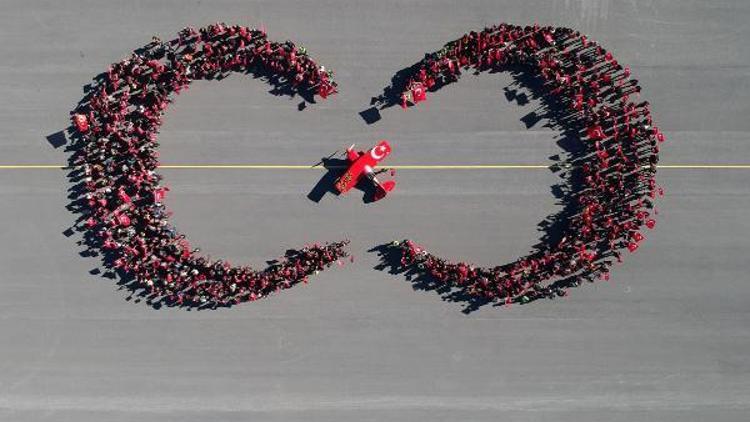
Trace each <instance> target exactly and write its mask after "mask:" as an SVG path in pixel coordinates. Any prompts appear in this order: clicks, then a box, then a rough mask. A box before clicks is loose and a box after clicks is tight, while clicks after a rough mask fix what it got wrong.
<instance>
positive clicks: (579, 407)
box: [0, 0, 750, 422]
mask: <svg viewBox="0 0 750 422" xmlns="http://www.w3.org/2000/svg"><path fill="white" fill-rule="evenodd" d="M0 10H2V12H0V40H2V42H1V43H0V127H1V128H2V131H0V164H58V163H59V164H64V163H65V160H66V158H67V157H66V155H65V153H64V152H63V149H64V148H63V147H60V148H54V147H53V146H52V145H51V143H50V142H49V141H48V139H47V137H48V136H49V135H53V134H55V133H57V132H59V131H60V130H61V129H63V128H64V127H65V126H66V125H67V122H68V120H67V118H68V112H69V110H70V109H71V108H72V107H73V106H74V105H75V103H76V102H77V101H78V100H80V98H81V97H82V96H83V93H82V86H83V85H85V84H87V83H88V82H89V81H90V80H91V78H92V77H93V76H95V75H96V74H97V73H99V72H101V71H103V70H105V69H106V67H107V65H108V64H109V63H111V62H113V61H116V60H118V59H120V58H121V57H124V56H125V55H127V54H129V52H130V51H132V50H133V49H134V48H136V47H139V46H142V45H144V44H145V43H147V42H148V41H149V40H150V38H151V36H152V35H153V34H159V35H161V36H162V37H163V38H165V39H166V38H169V37H171V36H172V35H174V34H175V33H176V31H177V30H179V29H180V28H181V27H183V26H185V25H195V26H201V25H206V24H209V23H212V22H215V21H218V20H223V21H227V22H232V23H242V24H248V25H256V26H257V25H260V24H265V25H266V26H267V28H268V30H269V33H270V36H271V37H272V38H276V39H286V38H291V39H293V40H295V41H297V42H300V43H302V44H303V45H305V46H306V47H307V48H308V50H309V51H310V52H311V54H312V56H313V57H314V58H316V59H318V60H319V61H320V62H322V63H323V64H325V65H326V67H328V68H330V69H334V71H335V72H336V77H337V80H338V82H339V87H340V94H339V95H338V96H336V97H334V98H332V99H330V100H328V101H325V102H319V103H318V104H312V105H310V106H308V108H307V109H305V110H303V111H298V110H297V104H298V103H299V101H300V99H299V98H293V99H290V98H287V97H277V96H273V95H270V94H268V93H267V91H268V89H269V87H268V86H267V85H265V84H263V83H261V82H259V81H254V80H252V79H250V78H247V77H243V76H240V75H235V76H232V77H230V78H229V79H227V80H224V81H222V82H196V83H195V84H194V85H193V86H192V87H191V89H190V91H189V92H188V93H187V94H185V95H182V96H181V97H179V98H178V99H177V101H176V102H175V104H173V106H172V107H171V108H170V110H169V112H168V115H167V118H166V123H165V125H164V127H163V131H162V135H161V138H160V140H161V144H162V148H161V152H162V157H163V162H164V163H166V164H222V163H225V164H230V163H231V164H234V163H248V164H313V163H315V162H317V161H318V160H319V159H320V158H321V157H323V156H325V155H328V154H330V153H332V152H333V151H335V150H337V149H339V148H341V147H342V146H347V145H349V144H350V143H352V142H357V143H358V144H360V145H363V146H364V145H366V144H371V143H373V142H374V141H375V140H377V139H379V138H381V137H385V138H388V139H390V140H391V141H392V142H393V143H394V145H395V151H394V154H393V156H392V159H390V160H389V162H388V163H389V164H543V165H546V164H551V163H552V161H551V160H550V156H552V155H554V154H559V153H561V150H560V148H559V147H558V146H557V145H556V144H555V140H556V138H557V136H558V134H557V133H555V132H554V131H551V130H548V129H545V128H543V124H544V122H540V123H538V124H537V125H535V126H533V127H531V128H530V129H527V128H526V126H525V124H524V123H523V122H522V121H521V120H520V119H521V118H522V117H524V116H526V115H527V114H528V113H529V112H531V111H533V110H534V109H535V108H536V107H537V106H538V103H536V102H534V101H532V102H530V103H528V104H525V105H519V104H518V103H517V102H516V101H509V100H508V99H507V97H506V96H505V95H503V90H504V88H508V89H516V87H515V86H512V84H513V80H512V79H511V78H510V77H509V76H507V75H484V76H479V77H473V76H467V77H465V78H464V79H463V80H462V81H461V82H460V83H458V84H454V85H453V86H450V87H447V88H445V89H443V90H441V91H440V92H439V93H436V94H433V95H432V96H430V97H429V100H428V102H427V104H426V105H425V106H424V107H420V108H419V109H410V110H409V111H406V112H404V111H402V110H401V109H399V108H392V109H388V110H385V111H383V113H382V119H381V120H380V121H378V122H377V123H374V124H372V125H367V124H365V123H364V121H363V120H362V119H361V118H360V116H359V112H360V111H363V110H365V109H367V108H368V107H369V100H370V97H372V96H374V95H377V94H379V93H380V92H381V90H382V88H383V87H384V86H385V85H386V84H387V83H388V82H389V80H390V78H391V76H392V75H393V74H394V73H395V72H396V71H398V70H399V69H401V68H403V67H405V66H408V65H410V64H412V63H414V62H415V61H417V60H419V59H420V58H421V57H422V55H423V54H424V53H425V52H429V51H433V50H436V49H438V48H440V47H441V46H442V44H443V43H444V42H447V41H449V40H452V39H455V38H456V37H458V36H460V35H461V34H463V33H464V32H466V31H469V30H471V29H481V28H482V27H483V26H484V25H485V24H492V23H496V22H502V21H506V22H512V23H519V24H527V23H533V22H534V21H538V22H539V23H541V24H553V25H560V26H571V27H575V28H578V29H580V30H581V31H582V32H585V33H587V34H589V35H590V36H591V37H592V38H594V39H597V40H599V41H600V42H601V43H602V44H603V45H605V46H606V47H608V48H610V49H611V50H613V51H614V53H615V55H616V57H617V58H618V59H620V61H621V62H624V63H628V64H630V65H631V66H632V68H633V73H634V75H635V76H636V77H637V78H638V79H639V80H640V81H641V84H642V86H643V88H644V94H645V97H646V98H647V99H648V100H650V101H651V103H652V105H653V108H654V111H655V116H656V119H657V122H658V123H659V125H660V126H661V127H662V128H663V129H664V130H665V131H666V132H667V134H668V137H669V142H668V143H667V144H666V145H665V148H664V151H663V154H662V163H664V164H750V119H748V116H750V67H749V66H750V47H749V46H750V44H748V42H747V40H748V39H750V25H748V23H747V22H750V3H749V2H747V1H745V0H719V1H709V2H706V1H703V0H685V1H676V0H674V1H663V0H661V1H640V0H632V1H616V2H615V1H609V0H606V1H595V0H565V1H562V0H560V1H543V0H536V1H515V2H513V1H498V0H486V1H473V0H462V1H460V2H458V1H445V0H442V1H433V2H431V1H426V0H422V1H416V0H410V1H400V2H396V1H392V0H379V1H374V0H371V1H358V0H357V1H344V0H323V1H315V2H312V1H309V2H303V1H297V2H293V1H286V0H273V1H260V2H257V1H211V2H208V1H177V0H173V1H149V2H146V1H124V0H123V1H108V2H105V1H93V0H91V1H77V0H76V1H65V2H62V1H51V0H50V1H29V0H17V1H10V0H0ZM519 92H522V91H519ZM55 139H59V137H55V136H53V137H52V138H51V140H52V143H54V142H55ZM163 173H164V174H165V176H166V179H167V182H168V183H169V184H170V185H171V187H172V192H171V196H170V197H169V200H168V203H169V205H170V206H171V207H172V209H173V210H174V212H175V215H174V221H175V223H176V225H177V226H178V228H179V229H180V230H182V231H183V232H185V233H187V234H188V236H189V237H190V238H191V239H192V240H193V241H194V243H197V244H198V245H199V246H200V247H201V248H202V250H203V251H204V252H206V253H208V254H210V255H212V256H222V257H227V258H229V259H230V260H231V261H232V262H233V263H238V262H245V263H253V264H257V265H260V264H262V263H263V261H264V260H265V259H271V258H273V257H276V256H278V255H280V254H281V253H283V252H284V250H285V249H286V248H290V247H295V246H299V245H301V244H303V243H305V242H307V241H314V240H336V239H340V238H343V237H348V238H350V239H351V240H352V245H351V249H350V250H351V251H352V252H353V253H354V254H355V257H356V260H355V262H354V263H353V264H349V263H347V265H345V266H343V267H341V268H339V267H334V268H331V269H330V270H328V271H326V272H324V273H322V274H320V275H319V276H316V277H314V278H313V279H312V281H311V283H310V284H309V285H304V286H298V287H296V288H294V289H291V290H289V291H286V292H284V293H283V294H279V295H277V296H274V297H271V298H270V299H267V300H263V301H260V302H256V303H252V304H244V305H240V306H237V307H234V308H232V309H223V310H217V311H201V312H196V311H193V312H188V311H184V310H177V309H159V310H156V309H153V308H151V307H149V306H147V305H146V304H144V303H133V301H128V300H126V297H127V292H123V291H119V290H118V289H117V286H116V284H115V282H114V281H113V280H109V279H106V278H102V277H101V276H99V275H92V274H90V273H89V272H90V271H91V270H93V269H95V268H97V267H98V265H99V261H97V259H95V258H84V257H81V256H79V255H78V253H79V252H80V251H81V249H80V248H79V247H78V246H77V245H76V241H77V240H78V237H77V235H75V236H72V237H66V236H65V235H64V234H63V232H64V231H66V229H68V227H70V225H71V223H72V221H73V219H74V216H73V215H72V214H70V212H68V211H67V210H66V209H65V205H66V203H67V200H66V189H67V187H68V184H67V181H66V178H65V173H64V172H63V171H61V170H52V169H46V170H44V169H42V170H39V169H37V170H30V169H25V170H0V220H1V221H2V225H1V226H0V227H1V229H0V242H1V245H2V246H1V248H2V249H0V420H3V421H43V420H44V421H46V420H49V421H55V422H60V421H75V422H82V421H126V422H130V421H209V420H217V421H219V420H220V421H235V420H236V421H248V420H252V421H263V420H275V421H302V420H304V421H347V422H348V421H458V420H467V421H469V420H471V421H490V420H492V421H496V420H502V421H576V422H581V421H592V422H594V421H597V422H598V421H628V422H632V421H707V420H710V421H712V422H718V421H745V420H747V418H748V414H750V305H749V303H750V282H749V281H748V280H750V276H748V274H747V269H748V264H747V260H748V247H750V241H749V240H748V235H750V222H749V220H748V218H747V216H748V213H749V212H750V211H748V210H750V195H748V194H750V170H729V169H724V170H721V169H716V170H685V169H664V170H661V171H660V173H659V177H658V178H659V181H660V183H661V184H663V185H664V186H665V188H666V191H667V196H666V197H665V198H664V199H663V200H662V201H661V202H660V205H659V207H660V210H661V218H660V219H659V223H658V226H657V230H655V231H653V232H650V233H649V234H648V240H647V242H646V243H645V244H644V246H643V247H642V248H641V250H639V251H638V252H637V253H636V254H634V255H632V256H629V257H628V259H627V260H626V261H625V263H624V264H623V265H621V266H619V267H617V268H616V269H615V270H614V272H613V275H612V280H611V281H610V282H607V283H601V284H595V285H584V286H583V287H581V288H579V289H575V290H573V291H572V295H571V296H570V297H568V298H565V299H561V300H556V301H545V302H536V303H533V304H531V305H529V306H514V307H512V308H511V309H506V308H504V307H492V306H486V307H483V308H481V309H480V310H478V311H476V312H473V313H470V314H468V315H467V314H464V313H463V312H462V309H463V306H462V304H460V303H451V302H445V301H443V300H442V299H441V297H440V296H439V295H438V294H436V293H434V292H425V291H415V290H414V289H413V288H412V285H411V284H410V282H409V281H407V280H405V279H404V278H403V277H402V276H400V275H391V274H388V273H387V272H382V271H377V270H375V269H373V267H374V266H375V265H376V264H377V262H378V258H377V256H376V255H375V254H374V253H371V252H367V250H368V249H370V248H371V247H373V246H375V245H377V244H380V243H383V242H387V241H390V240H393V239H397V238H403V237H410V238H414V239H416V240H418V241H421V242H422V243H424V244H425V245H427V246H428V247H430V248H431V249H433V250H434V251H436V252H439V253H441V254H444V255H445V256H451V257H463V258H466V259H470V260H473V261H474V262H476V263H478V264H490V263H493V264H494V263H502V262H507V261H508V260H510V259H513V258H514V257H517V256H519V255H520V254H523V253H525V252H527V251H528V250H529V248H530V247H531V245H533V244H534V243H535V242H536V241H537V240H538V238H539V236H540V233H539V232H538V231H537V226H536V225H537V223H538V222H540V221H541V220H543V219H544V217H545V216H547V215H549V214H551V213H554V212H555V211H556V210H558V209H559V205H558V204H557V203H556V200H555V198H554V196H553V195H552V193H551V189H550V187H551V186H552V185H553V184H555V183H557V182H559V178H558V176H557V175H556V174H554V173H552V172H550V171H549V170H546V169H541V170H538V169H537V170H533V169H531V170H429V171H428V170H403V171H400V172H399V173H398V174H397V179H398V183H399V187H398V188H397V190H396V192H395V194H394V195H393V196H392V197H390V198H388V199H386V200H384V201H382V202H378V203H375V204H363V202H362V199H361V194H360V193H359V192H355V193H354V194H352V195H350V196H347V197H343V198H336V197H333V196H330V195H328V196H325V197H324V198H323V199H322V200H321V201H320V203H317V204H316V203H314V202H312V201H310V200H309V199H308V198H307V194H308V193H309V192H310V190H311V189H312V187H313V186H314V185H315V184H316V182H317V181H318V179H319V178H320V177H321V176H322V175H323V173H322V172H321V171H318V170H164V171H163Z"/></svg>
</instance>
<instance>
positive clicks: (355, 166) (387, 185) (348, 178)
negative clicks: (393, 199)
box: [336, 139, 396, 201]
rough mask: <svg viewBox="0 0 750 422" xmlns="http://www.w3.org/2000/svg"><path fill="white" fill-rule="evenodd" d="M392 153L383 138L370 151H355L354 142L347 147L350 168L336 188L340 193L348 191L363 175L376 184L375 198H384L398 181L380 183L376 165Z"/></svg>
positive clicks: (338, 181) (337, 182) (340, 178)
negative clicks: (376, 173)
mask: <svg viewBox="0 0 750 422" xmlns="http://www.w3.org/2000/svg"><path fill="white" fill-rule="evenodd" d="M390 153H391V145H390V144H389V143H388V141H386V140H385V139H383V140H382V141H380V142H378V144H377V145H375V146H374V147H372V148H371V149H370V150H369V151H367V152H363V151H354V144H352V146H350V147H349V148H347V149H346V158H347V160H348V161H349V168H347V169H346V172H345V173H344V174H343V175H342V176H341V177H339V179H338V180H337V181H336V190H338V191H339V193H342V194H343V193H346V192H348V191H349V190H351V188H353V187H354V186H356V185H357V183H358V182H359V180H360V179H361V178H362V176H366V177H367V178H368V179H369V180H370V181H371V182H372V183H374V184H375V189H376V190H375V198H374V199H375V200H376V201H377V200H380V199H383V198H384V197H385V196H386V194H388V192H390V191H392V190H393V188H395V187H396V182H395V181H393V180H387V181H385V182H383V183H380V181H379V180H378V178H377V177H375V166H377V165H378V163H379V162H380V161H381V160H383V159H384V158H385V157H387V156H388V154H390Z"/></svg>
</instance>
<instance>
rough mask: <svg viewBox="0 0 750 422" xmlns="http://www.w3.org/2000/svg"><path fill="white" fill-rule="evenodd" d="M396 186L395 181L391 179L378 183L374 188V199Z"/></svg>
mask: <svg viewBox="0 0 750 422" xmlns="http://www.w3.org/2000/svg"><path fill="white" fill-rule="evenodd" d="M395 187H396V182H395V181H393V180H386V181H385V182H383V183H382V184H381V183H379V184H378V185H377V188H376V190H375V198H374V199H375V201H379V200H381V199H383V198H385V196H386V195H388V192H390V191H392V190H393V189H394V188H395Z"/></svg>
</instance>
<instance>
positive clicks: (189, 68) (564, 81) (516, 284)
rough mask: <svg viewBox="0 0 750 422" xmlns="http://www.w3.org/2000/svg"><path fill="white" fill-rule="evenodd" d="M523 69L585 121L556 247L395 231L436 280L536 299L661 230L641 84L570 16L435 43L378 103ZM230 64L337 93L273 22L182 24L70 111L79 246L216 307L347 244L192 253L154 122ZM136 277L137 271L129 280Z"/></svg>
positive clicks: (574, 123)
mask: <svg viewBox="0 0 750 422" xmlns="http://www.w3.org/2000/svg"><path fill="white" fill-rule="evenodd" d="M510 66H520V67H521V68H523V69H524V70H525V71H527V72H531V73H533V74H536V75H539V76H540V77H541V78H543V81H544V88H545V90H546V92H548V95H549V96H550V97H554V98H555V101H557V102H558V103H559V105H560V107H561V108H562V109H564V110H567V114H566V115H565V116H566V117H565V125H566V126H567V127H568V128H576V129H577V130H580V135H581V138H582V139H584V143H585V148H586V154H584V155H583V156H582V159H581V160H580V162H579V163H576V164H577V165H576V168H577V169H578V171H579V173H580V174H579V176H580V178H581V180H582V181H583V185H582V186H583V188H582V189H581V190H580V191H579V192H578V193H577V194H576V196H575V202H576V207H577V211H576V212H575V213H574V214H573V215H572V216H571V217H570V218H569V221H568V222H567V225H566V229H565V236H564V237H563V238H562V240H561V241H560V242H558V243H557V244H555V245H554V246H551V247H549V248H546V249H543V250H539V251H537V252H535V253H533V254H531V255H529V256H526V257H524V258H520V259H518V260H517V261H515V262H513V263H511V264H507V265H503V266H497V267H494V268H488V269H486V268H477V267H474V266H472V265H469V264H466V263H451V262H449V261H446V260H443V259H440V258H437V257H435V256H433V255H431V254H429V253H427V252H425V251H424V249H422V248H421V247H419V246H417V245H416V244H415V243H414V242H412V241H409V240H406V241H403V242H394V243H393V244H392V245H391V247H390V248H389V249H390V251H391V252H394V251H396V252H397V253H398V254H399V255H400V263H401V265H402V266H403V267H404V268H405V269H408V270H409V271H412V272H415V273H421V274H423V275H428V276H430V277H432V278H433V279H434V280H435V282H436V283H438V284H442V285H445V286H452V287H457V288H459V289H462V290H465V291H466V292H468V293H469V294H471V295H473V296H476V297H481V298H484V299H486V300H490V301H498V300H500V301H504V302H506V303H510V302H512V301H514V300H515V301H521V302H526V301H529V300H533V299H536V298H539V297H554V296H555V295H561V294H563V293H564V291H563V289H564V288H565V287H569V286H572V285H575V284H577V283H578V280H581V279H585V278H589V279H590V278H591V277H592V276H593V275H599V276H600V277H603V278H607V277H608V274H609V273H608V267H609V265H610V264H611V261H612V259H611V258H612V257H615V258H616V259H618V260H619V259H620V253H619V250H620V249H622V248H628V249H630V250H631V251H634V250H635V249H636V248H637V247H638V244H639V242H640V241H641V240H642V239H643V236H642V234H641V233H640V231H639V230H640V228H641V227H642V226H643V225H646V226H648V227H650V228H651V227H653V225H654V220H653V219H652V218H651V212H650V211H649V210H651V209H652V208H653V203H652V200H651V199H653V197H654V196H655V195H656V192H658V191H660V188H658V187H657V186H656V183H655V179H654V176H655V169H656V162H657V161H658V145H657V141H662V140H663V135H662V134H661V133H660V132H659V130H658V129H656V128H655V127H652V122H651V117H650V111H649V106H648V103H646V102H642V103H635V102H633V101H631V97H632V96H638V93H639V91H640V87H639V86H638V85H637V81H634V80H632V79H630V71H629V69H628V68H623V67H622V66H621V65H620V64H619V63H617V61H616V60H615V59H614V58H613V57H612V55H611V54H610V53H609V52H606V51H605V50H604V49H603V48H602V47H600V46H598V45H597V44H596V43H593V42H591V41H589V40H587V39H586V37H585V36H582V35H581V34H579V33H578V32H576V31H574V30H571V29H567V28H552V27H544V28H540V27H537V26H534V27H520V26H514V25H507V24H501V25H497V26H493V27H491V28H485V30H483V31H482V32H471V33H469V34H466V35H465V36H463V37H462V38H460V39H458V40H456V41H453V42H451V43H448V44H446V46H445V48H443V49H442V50H441V51H439V52H436V53H432V54H428V55H426V56H425V59H424V60H422V61H421V62H419V63H417V64H415V65H414V66H412V67H411V68H410V72H408V74H407V76H406V77H402V78H401V79H394V84H393V85H392V86H391V87H389V88H388V89H386V92H385V93H384V95H382V96H381V97H379V99H378V101H379V102H380V103H381V105H383V106H387V105H391V104H392V103H393V102H394V101H398V102H400V103H401V105H402V106H403V107H407V106H409V105H410V104H416V103H418V102H420V101H423V100H424V99H425V98H426V92H427V91H435V90H437V89H439V88H440V87H441V86H443V85H445V84H448V83H451V82H453V81H456V80H457V79H458V77H459V75H460V74H461V71H462V70H465V69H469V68H473V69H475V70H477V71H484V70H493V71H498V70H507V69H508V68H509V67H510ZM230 72H244V73H253V74H256V75H259V76H265V77H266V78H267V80H268V82H269V83H271V84H273V85H274V86H275V88H276V89H277V90H278V91H280V92H288V93H298V94H300V95H303V96H308V98H309V97H312V96H314V95H318V96H320V97H322V98H326V97H327V96H328V95H331V94H334V93H335V92H336V89H337V87H336V84H335V82H333V80H332V73H331V72H327V71H326V70H325V69H324V68H323V67H322V66H319V65H318V64H317V63H316V62H315V61H313V60H312V59H311V58H310V57H309V56H308V54H307V52H306V51H305V50H304V48H302V47H299V46H296V45H295V44H294V43H292V42H290V41H286V42H284V43H277V42H271V41H269V40H268V38H267V36H266V33H265V31H260V30H254V29H250V28H247V27H243V26H229V25H225V24H215V25H210V26H208V27H205V28H201V29H200V30H195V29H193V28H185V29H184V30H182V31H181V32H180V33H179V36H178V38H176V39H173V40H171V41H167V42H162V41H161V40H158V39H156V38H155V39H154V40H153V42H152V43H150V44H149V45H147V46H145V47H144V48H142V49H139V50H137V51H136V52H134V53H133V54H132V55H131V56H130V57H129V58H127V59H125V60H122V61H120V62H119V63H115V64H113V65H111V66H110V67H109V69H108V70H107V72H106V73H104V74H102V75H100V76H99V77H98V78H97V79H96V81H95V83H94V84H93V87H92V89H91V91H90V92H89V94H88V95H87V96H86V98H84V99H83V100H82V101H81V102H80V103H79V106H78V107H77V108H76V110H75V111H74V112H73V116H72V117H73V127H74V130H73V131H72V133H73V136H72V138H73V140H74V143H73V144H72V145H71V147H70V149H71V150H72V151H74V152H73V154H72V156H71V159H70V163H71V167H72V168H73V171H72V173H71V176H70V177H71V179H72V180H73V182H74V183H75V185H74V187H73V188H72V189H71V190H72V191H73V196H74V197H77V198H78V199H79V204H78V205H79V206H78V207H77V208H76V210H77V211H78V212H80V213H81V214H82V216H81V218H80V219H79V221H78V224H79V227H80V228H81V229H82V230H84V231H85V237H84V242H85V243H86V244H87V245H88V246H89V248H90V249H91V250H93V251H94V253H96V252H101V253H102V254H103V256H104V264H105V266H107V267H108V268H109V269H110V270H113V271H119V272H121V273H122V275H123V276H124V277H125V280H126V281H123V283H125V284H128V285H129V286H130V287H131V290H134V291H140V292H141V294H142V295H145V296H147V298H148V300H149V301H150V302H151V303H153V304H161V303H164V304H168V305H178V306H198V307H215V306H220V305H222V306H226V305H231V304H235V303H239V302H242V301H246V300H255V299H258V298H260V297H264V296H266V295H268V294H270V293H272V292H275V291H279V290H281V289H285V288H289V287H291V286H292V285H294V284H297V283H299V282H300V281H303V282H306V281H307V278H308V276H309V275H311V274H313V273H317V272H318V271H320V270H323V269H324V268H326V267H328V266H330V265H331V264H332V263H334V262H337V261H338V262H341V259H342V258H344V257H346V256H347V252H346V251H345V245H346V244H347V243H348V242H347V241H341V242H335V243H329V244H315V245H311V246H306V247H304V248H302V249H299V250H290V251H288V252H287V254H286V256H285V257H284V258H283V259H282V260H280V261H278V262H275V263H274V264H272V265H270V266H269V267H268V268H266V269H264V270H260V271H259V270H254V269H252V268H250V267H247V266H231V265H230V264H229V263H228V262H225V261H222V260H210V259H208V258H205V257H202V256H200V255H199V254H198V250H197V249H192V248H191V246H190V244H189V243H188V241H187V240H186V239H185V236H184V235H181V234H179V233H178V232H177V231H176V230H175V229H174V227H173V226H172V225H171V224H170V223H169V221H168V216H169V214H170V212H169V211H168V210H167V209H166V208H165V206H164V204H163V199H164V196H165V195H166V194H167V192H168V190H169V189H168V188H167V187H166V186H163V185H162V184H161V177H160V176H159V175H158V174H157V173H156V169H157V167H158V151H157V147H158V142H157V133H158V130H159V127H160V125H161V123H162V116H163V114H164V112H165V110H166V108H167V105H168V104H169V102H170V101H171V96H172V94H179V93H180V92H181V91H182V90H183V89H186V88H187V87H188V85H189V84H190V83H191V82H192V81H193V80H196V79H216V78H221V77H223V76H225V75H226V74H228V73H230ZM128 277H129V278H128Z"/></svg>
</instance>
